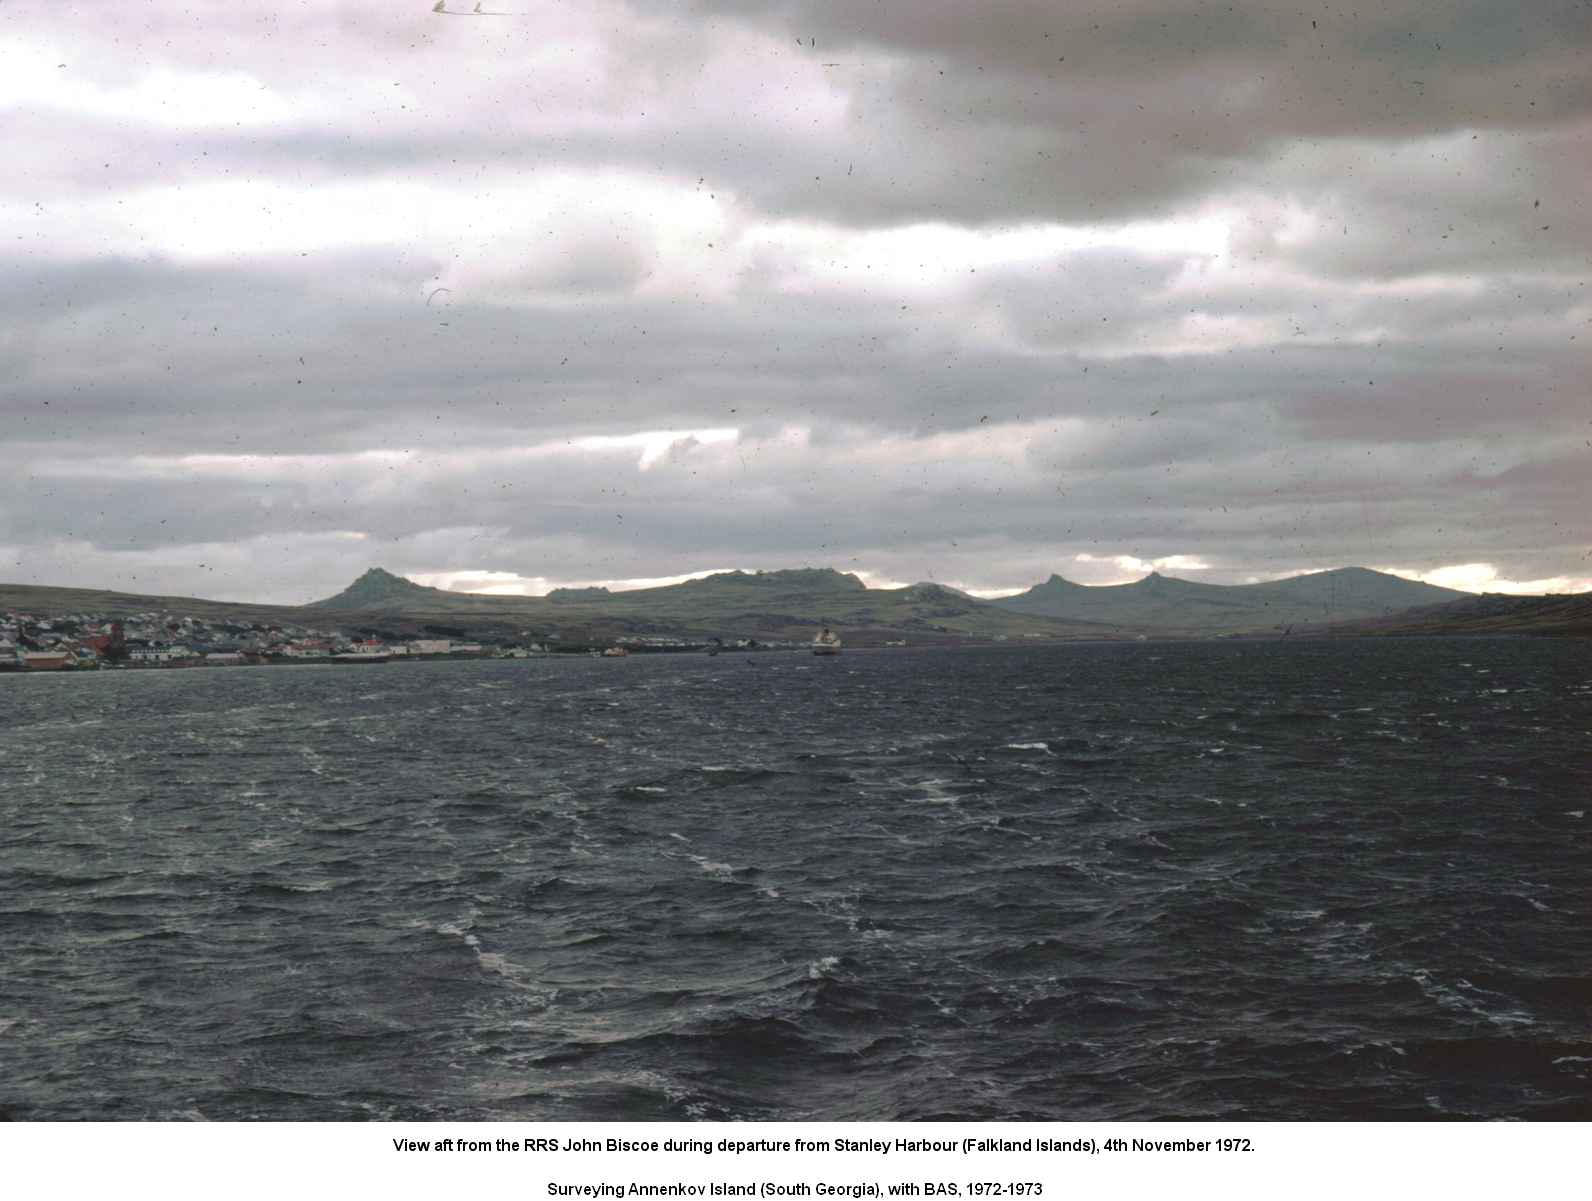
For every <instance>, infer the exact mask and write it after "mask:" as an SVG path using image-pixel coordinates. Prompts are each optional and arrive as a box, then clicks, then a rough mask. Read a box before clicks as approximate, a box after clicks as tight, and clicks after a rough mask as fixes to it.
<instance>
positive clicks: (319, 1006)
mask: <svg viewBox="0 0 1592 1201" xmlns="http://www.w3.org/2000/svg"><path fill="white" fill-rule="evenodd" d="M1589 810H1592V644H1589V643H1587V642H1573V641H1555V642H1547V641H1537V642H1527V641H1464V642H1455V641H1424V642H1361V643H1334V644H1322V643H1300V642H1294V643H1288V642H1284V643H1272V644H1258V643H1217V644H1179V645H1156V644H1134V645H1116V646H1076V647H1066V648H1054V649H1045V650H1016V649H1000V650H987V651H967V652H956V653H934V654H916V653H910V652H909V653H896V654H873V655H863V654H847V655H845V656H842V657H840V658H838V659H832V660H825V659H814V658H812V657H811V656H806V655H794V654H792V655H778V656H775V655H765V656H760V657H756V658H753V659H747V658H745V657H743V656H731V655H725V656H720V657H717V658H708V657H705V656H702V657H690V658H686V657H651V658H648V657H633V658H630V659H628V660H603V661H594V660H590V659H554V660H541V661H530V662H513V663H432V664H392V665H388V666H372V667H361V668H302V669H289V668H272V669H258V670H213V671H186V672H185V671H166V672H137V673H135V672H120V673H100V674H98V675H96V676H88V677H82V676H79V677H56V676H39V677H25V678H24V677H16V676H10V677H0V964H3V967H0V972H3V974H0V1066H3V1070H0V1108H3V1109H4V1110H5V1111H6V1112H7V1113H8V1114H9V1116H12V1117H16V1118H24V1119H29V1118H32V1119H46V1118H181V1117H209V1118H218V1119H236V1118H276V1119H345V1118H362V1117H369V1118H390V1119H416V1118H441V1117H449V1118H481V1119H491V1118H510V1117H513V1118H520V1119H563V1118H581V1119H608V1118H628V1119H647V1118H741V1119H760V1118H784V1119H806V1118H839V1119H852V1118H856V1119H878V1120H885V1119H921V1118H1019V1117H1022V1118H1039V1119H1046V1118H1056V1119H1139V1118H1159V1117H1206V1116H1210V1117H1249V1118H1350V1117H1353V1118H1426V1117H1440V1116H1445V1115H1453V1116H1518V1117H1528V1118H1529V1117H1538V1118H1549V1117H1555V1118H1566V1117H1573V1118H1587V1117H1589V1116H1592V818H1589V817H1588V811H1589Z"/></svg>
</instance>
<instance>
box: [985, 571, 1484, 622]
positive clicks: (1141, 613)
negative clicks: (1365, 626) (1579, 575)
mask: <svg viewBox="0 0 1592 1201" xmlns="http://www.w3.org/2000/svg"><path fill="white" fill-rule="evenodd" d="M1468 595H1470V594H1469V593H1464V592H1459V591H1457V590H1455V589H1452V588H1441V587H1438V586H1437V585H1435V584H1423V583H1420V582H1418V581H1415V580H1406V579H1404V578H1403V577H1401V576H1395V575H1391V574H1389V573H1387V572H1380V571H1374V570H1372V569H1371V568H1368V567H1335V568H1330V569H1328V570H1326V571H1318V572H1305V573H1302V574H1300V575H1296V576H1288V577H1286V578H1284V579H1281V580H1266V581H1261V582H1259V583H1254V584H1207V583H1204V582H1202V581H1199V580H1185V579H1183V578H1181V577H1179V576H1168V575H1162V574H1161V573H1160V572H1158V571H1152V572H1150V573H1149V574H1148V575H1145V576H1143V577H1141V578H1140V579H1137V580H1133V581H1130V582H1129V583H1125V584H1101V585H1086V584H1079V583H1076V582H1075V581H1072V580H1069V579H1066V578H1065V577H1063V576H1060V575H1056V574H1054V573H1052V574H1051V576H1050V578H1049V579H1047V580H1045V581H1044V583H1041V584H1036V585H1034V586H1033V587H1032V588H1030V589H1028V590H1027V591H1026V592H1022V593H1019V594H1017V595H1016V596H1008V597H1002V598H1000V599H998V600H996V601H994V602H993V603H994V604H995V605H996V606H998V607H1000V608H1003V609H1006V610H1008V611H1010V612H1015V613H1027V614H1029V615H1031V616H1040V617H1051V618H1059V619H1065V620H1072V621H1100V622H1105V623H1107V624H1112V625H1119V626H1122V627H1124V628H1135V629H1139V630H1148V631H1151V632H1159V633H1179V632H1187V633H1210V634H1215V633H1243V632H1260V631H1264V630H1279V631H1280V630H1283V629H1291V628H1294V627H1298V626H1308V627H1320V626H1325V625H1328V624H1332V623H1334V622H1341V621H1355V620H1361V619H1368V618H1375V617H1384V616H1387V615H1388V614H1390V613H1396V612H1399V611H1401V610H1403V609H1408V608H1414V607H1415V606H1417V605H1432V604H1442V603H1445V602H1447V601H1452V600H1457V599H1460V598H1461V597H1464V596H1468Z"/></svg>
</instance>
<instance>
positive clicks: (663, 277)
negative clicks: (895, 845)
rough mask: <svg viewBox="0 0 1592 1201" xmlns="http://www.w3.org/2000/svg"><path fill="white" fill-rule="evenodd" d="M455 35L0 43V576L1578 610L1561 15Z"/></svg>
mask: <svg viewBox="0 0 1592 1201" xmlns="http://www.w3.org/2000/svg"><path fill="white" fill-rule="evenodd" d="M450 7H454V8H457V9H459V10H461V13H462V12H464V11H466V10H468V8H469V7H470V4H469V3H467V2H466V0H451V2H450ZM483 7H485V8H488V9H489V10H497V11H500V12H502V13H504V14H506V15H492V16H482V17H473V16H465V15H458V16H451V15H438V14H434V13H432V12H431V11H429V8H430V5H429V4H428V3H425V2H416V3H403V2H401V0H320V2H317V3H299V2H297V0H293V2H285V3H281V4H271V5H265V4H254V3H233V4H225V5H219V4H178V3H161V2H158V0H157V2H156V3H149V4H144V3H138V4H128V3H122V2H120V0H115V2H113V0H105V2H103V3H92V4H81V3H80V4H72V3H50V4H35V5H26V6H19V5H7V6H6V9H5V13H4V15H5V23H4V25H3V26H0V128H3V129H4V130H5V131H6V137H5V145H6V158H7V162H6V165H5V169H4V170H3V171H0V234H3V235H4V236H3V239H0V279H3V282H4V287H0V414H3V417H4V433H3V435H0V579H4V580H7V581H11V582H19V583H48V584H63V585H64V584H70V585H81V586H89V587H115V588H124V589H133V590H137V591H152V592H154V591H158V592H166V593H192V594H199V595H206V596H214V597H221V598H231V599H255V600H270V601H278V602H290V603H291V602H300V601H307V600H310V599H313V598H316V597H319V596H324V595H327V594H330V593H332V592H335V591H337V590H338V589H340V588H341V587H343V586H344V585H345V584H347V583H348V582H349V581H350V580H351V579H352V578H353V577H354V576H356V575H358V574H359V573H360V572H361V571H363V570H364V569H365V568H366V567H368V566H372V565H376V564H379V565H382V566H385V567H387V568H389V569H390V570H393V571H397V572H402V573H404V574H407V575H410V576H412V577H415V578H417V579H422V580H424V581H426V582H430V583H439V584H443V585H444V586H452V587H463V588H473V589H487V588H493V589H496V590H501V591H516V590H519V591H530V592H541V591H544V590H545V589H546V588H548V587H551V586H555V585H559V584H576V583H591V582H604V581H609V582H612V581H635V580H654V579H661V578H667V577H675V576H678V575H682V574H686V573H695V572H703V571H709V570H714V569H724V568H733V567H741V568H747V569H755V568H772V567H784V566H804V565H806V566H820V565H832V566H835V567H838V568H841V569H844V570H850V571H857V572H860V573H863V574H864V576H865V578H867V579H869V580H870V581H872V582H875V583H886V582H910V581H915V580H923V579H934V580H938V581H940V582H944V583H951V584H955V585H959V586H962V587H966V588H971V589H977V590H981V591H991V592H992V591H995V590H1013V589H1017V588H1022V587H1026V586H1028V585H1029V584H1032V583H1034V582H1036V581H1038V580H1042V579H1044V578H1045V577H1046V576H1048V575H1049V574H1050V573H1051V572H1059V573H1061V574H1063V575H1065V576H1067V577H1069V578H1072V579H1076V580H1079V581H1081V582H1085V583H1108V582H1118V581H1122V580H1127V579H1132V578H1136V577H1137V576H1139V575H1142V574H1143V573H1144V572H1146V571H1148V570H1151V569H1152V568H1154V567H1159V568H1160V569H1161V570H1163V571H1166V572H1167V573H1169V574H1174V575H1182V576H1185V577H1187V578H1192V579H1202V580H1209V581H1211V582H1215V583H1235V582H1243V581H1246V580H1250V579H1259V578H1271V577H1274V576H1277V575H1281V574H1290V573H1293V572H1297V571H1302V570H1313V569H1319V568H1326V567H1336V566H1343V565H1349V564H1362V565H1366V566H1372V567H1379V568H1384V569H1396V570H1399V571H1402V572H1405V573H1411V574H1414V573H1422V574H1424V575H1425V577H1426V578H1429V579H1432V580H1433V581H1434V582H1437V583H1446V584H1450V585H1453V586H1458V587H1467V588H1474V589H1484V588H1485V589H1490V590H1505V589H1511V590H1531V591H1548V590H1552V591H1558V590H1567V589H1569V590H1584V589H1588V588H1592V558H1589V554H1592V549H1589V535H1588V531H1587V512H1588V511H1589V509H1592V505H1589V503H1588V501H1589V492H1592V488H1589V486H1588V481H1589V480H1592V372H1589V369H1588V359H1587V351H1588V349H1589V347H1588V343H1589V341H1592V295H1589V289H1588V286H1587V283H1588V279H1589V278H1592V203H1588V200H1587V195H1588V191H1589V182H1592V56H1589V54H1588V49H1589V47H1592V5H1589V4H1588V3H1587V0H1531V3H1528V4H1521V5H1514V4H1508V3H1503V2H1502V0H1463V2H1460V0H1421V2H1419V3H1417V2H1414V0H1377V2H1376V3H1368V4H1365V5H1363V6H1360V7H1359V8H1358V9H1357V8H1356V7H1354V6H1336V7H1334V6H1327V7H1317V6H1312V5H1298V4H1284V3H1281V2H1280V0H1234V2H1233V3H1226V2H1225V0H1224V2H1220V3H1216V2H1213V3H1198V2H1191V0H1068V2H1067V3H1065V4H1063V3H1061V2H1060V0H979V2H978V3H971V2H969V0H911V2H907V0H893V2H892V0H881V2H878V3H874V2H872V0H783V2H776V0H770V2H768V3H756V2H753V0H733V2H732V0H698V2H694V3H693V2H688V0H687V2H681V3H666V2H663V0H649V2H648V3H645V4H638V5H637V6H635V7H631V6H629V5H626V4H624V3H617V2H614V3H610V2H607V0H580V2H578V3H567V4H566V3H548V2H544V0H493V2H492V3H490V4H485V5H483Z"/></svg>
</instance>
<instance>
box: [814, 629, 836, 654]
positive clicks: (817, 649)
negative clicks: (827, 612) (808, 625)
mask: <svg viewBox="0 0 1592 1201" xmlns="http://www.w3.org/2000/svg"><path fill="white" fill-rule="evenodd" d="M839 653H840V635H839V634H837V633H835V632H834V631H833V630H831V629H830V628H829V627H828V626H825V627H824V628H823V629H821V630H819V631H818V633H816V634H814V635H813V654H815V655H838V654H839Z"/></svg>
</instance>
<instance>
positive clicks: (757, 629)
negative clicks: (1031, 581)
mask: <svg viewBox="0 0 1592 1201" xmlns="http://www.w3.org/2000/svg"><path fill="white" fill-rule="evenodd" d="M1433 600H1437V601H1441V602H1445V603H1441V604H1437V605H1433V604H1432V602H1433ZM1449 602H1451V603H1449ZM0 609H15V610H20V611H24V612H29V613H34V614H67V613H90V614H100V615H103V616H106V617H119V616H129V615H132V614H136V613H142V612H150V611H163V612H167V613H172V614H178V615H190V616H193V617H199V618H204V619H206V620H211V621H217V620H220V621H228V620H231V621H240V622H260V623H277V624H283V623H294V624H299V625H304V626H309V627H316V628H339V629H347V630H354V631H358V630H367V631H372V630H373V631H378V632H382V633H384V634H395V635H402V636H414V635H418V634H421V633H424V632H428V631H429V632H437V631H439V630H440V631H444V632H450V633H458V634H462V635H468V636H470V637H475V638H489V639H504V640H521V639H526V638H535V639H542V638H548V637H553V636H554V635H555V634H556V635H557V636H558V637H561V638H563V639H566V640H572V641H576V642H579V641H581V640H587V639H589V640H591V641H601V640H605V639H612V638H616V637H622V636H625V635H648V634H650V635H665V636H672V637H685V638H696V639H702V640H707V639H710V638H714V637H723V638H730V637H735V638H742V637H755V638H760V639H806V638H809V637H811V635H812V633H813V631H814V630H815V629H816V628H817V627H818V626H819V625H832V626H835V627H837V628H839V629H840V630H841V631H842V633H843V635H844V637H845V639H846V641H847V644H848V645H852V646H867V645H879V644H880V643H883V642H886V641H901V640H903V639H904V640H906V641H907V642H908V643H909V644H910V645H913V646H922V645H931V644H945V643H955V642H959V641H964V640H980V641H982V640H990V639H1012V640H1018V639H1079V638H1088V639H1099V638H1125V637H1133V636H1134V635H1136V634H1138V633H1140V632H1141V631H1142V632H1145V633H1149V634H1161V635H1166V636H1187V637H1200V636H1213V635H1223V634H1233V633H1265V632H1267V631H1280V630H1285V629H1292V630H1293V631H1294V632H1295V633H1306V632H1326V633H1330V634H1341V635H1354V634H1364V635H1374V634H1384V633H1392V634H1398V633H1513V632H1522V633H1582V634H1584V633H1588V632H1592V599H1589V596H1588V595H1582V596H1571V597H1501V596H1484V597H1477V596H1471V595H1470V594H1468V593H1457V592H1454V591H1452V590H1450V589H1446V588H1436V587H1433V586H1431V585H1429V584H1417V583H1412V582H1410V581H1408V580H1402V579H1399V578H1398V577H1396V576H1389V575H1382V574H1380V573H1378V572H1374V571H1367V570H1365V569H1363V568H1343V569H1341V570H1338V571H1325V572H1318V573H1315V574H1313V575H1305V576H1295V577H1294V578H1292V579H1288V580H1277V581H1274V582H1272V583H1267V584H1243V585H1233V586H1222V585H1216V584H1198V583H1194V582H1192V581H1189V580H1178V579H1171V578H1168V577H1166V576H1162V575H1158V574H1152V575H1150V576H1148V577H1146V578H1145V579H1142V580H1139V581H1138V582H1136V583H1133V584H1121V585H1115V586H1111V587H1102V588H1089V587H1085V586H1083V585H1081V584H1075V583H1072V582H1070V581H1068V580H1064V579H1062V578H1061V577H1059V576H1052V577H1051V578H1050V579H1049V580H1047V581H1046V582H1045V583H1043V584H1040V585H1038V586H1037V587H1035V588H1031V589H1029V590H1028V592H1026V593H1024V594H1023V595H1021V596H1015V597H1009V598H1006V599H1005V600H1001V601H996V602H990V601H982V600H978V599H977V598H975V597H971V596H968V595H966V594H965V593H962V592H958V591H957V590H956V589H954V588H947V587H946V586H944V585H943V584H934V583H919V584H909V585H907V586H906V587H904V588H868V587H866V586H865V585H864V584H863V582H862V581H861V580H860V579H859V578H858V577H857V576H855V575H850V574H847V573H844V572H839V571H834V570H831V569H829V568H802V569H798V570H791V571H766V572H743V571H729V572H720V573H718V574H716V575H711V576H705V577H703V578H701V579H695V580H687V581H685V582H684V583H680V584H669V585H663V586H660V587H657V588H643V589H638V590H635V591H630V592H609V591H608V590H606V589H603V588H567V589H559V590H558V591H557V592H556V593H555V594H553V595H549V596H546V597H537V596H500V595H490V596H489V595H477V594H471V593H464V592H449V591H447V590H446V589H443V588H427V587H424V586H422V585H420V584H416V583H414V582H413V581H411V580H407V579H404V578H403V577H402V576H398V575H394V574H393V573H391V572H388V571H384V570H382V569H381V568H371V569H370V570H369V571H367V572H365V573H364V574H363V575H361V576H360V577H359V578H358V579H357V580H355V581H354V582H353V583H352V584H350V585H349V586H348V587H347V588H345V589H344V590H343V591H341V592H339V593H338V594H337V595H336V596H332V597H328V598H327V599H325V600H323V601H317V602H315V603H314V604H310V605H251V604H243V603H235V602H228V601H213V600H200V599H196V598H193V597H179V596H143V595H138V594H135V593H125V592H108V591H96V590H91V589H77V588H48V587H41V586H38V585H7V584H0Z"/></svg>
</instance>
